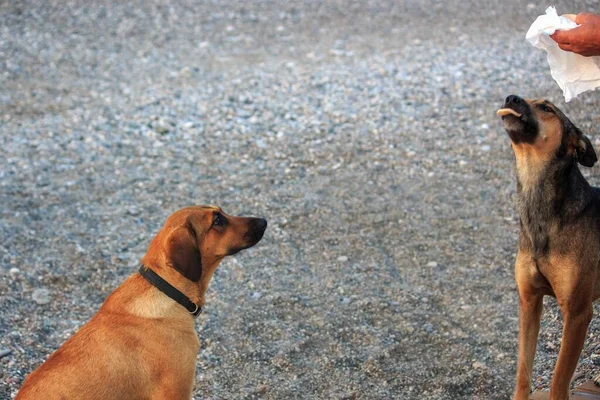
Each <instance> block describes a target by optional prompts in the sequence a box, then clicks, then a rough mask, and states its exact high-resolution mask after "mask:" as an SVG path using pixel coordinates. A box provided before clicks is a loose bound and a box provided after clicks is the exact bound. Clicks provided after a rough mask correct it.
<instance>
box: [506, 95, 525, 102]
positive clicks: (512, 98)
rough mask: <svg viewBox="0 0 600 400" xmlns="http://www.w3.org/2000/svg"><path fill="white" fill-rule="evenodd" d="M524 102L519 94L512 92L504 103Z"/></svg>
mask: <svg viewBox="0 0 600 400" xmlns="http://www.w3.org/2000/svg"><path fill="white" fill-rule="evenodd" d="M522 102H523V99H522V98H520V97H519V96H517V95H515V94H511V95H510V96H508V97H507V98H506V103H504V104H506V105H509V104H519V103H522Z"/></svg>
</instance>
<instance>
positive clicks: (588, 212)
mask: <svg viewBox="0 0 600 400" xmlns="http://www.w3.org/2000/svg"><path fill="white" fill-rule="evenodd" d="M504 108H511V109H513V110H515V111H518V114H519V115H522V116H517V115H514V114H505V116H503V119H504V122H505V127H506V129H507V131H508V133H509V136H510V137H511V141H512V143H511V145H512V148H513V150H514V153H515V158H516V167H517V198H518V201H517V203H518V204H517V205H518V209H519V214H520V218H521V233H520V237H519V247H518V253H517V259H516V263H515V278H516V281H517V287H518V291H519V297H520V322H519V362H518V367H517V383H516V389H515V394H514V399H517V400H526V399H527V400H528V399H529V394H530V384H531V378H532V369H533V359H534V355H535V351H536V345H537V337H538V333H539V328H540V320H541V315H542V307H543V302H542V299H543V296H544V295H549V296H554V297H556V299H557V302H558V305H559V307H560V310H561V313H562V316H563V321H564V322H563V339H562V344H561V347H560V352H559V355H558V361H557V363H556V367H555V370H554V374H553V378H552V382H551V389H550V397H549V398H550V399H552V400H565V399H568V398H569V386H570V381H571V377H572V375H573V373H574V371H575V368H576V366H577V362H578V360H579V355H580V353H581V350H582V348H583V344H584V340H585V336H586V332H587V327H588V324H589V322H590V320H591V318H592V302H593V301H594V300H596V299H597V298H598V297H599V296H600V291H599V290H598V288H599V282H600V281H599V279H600V276H599V270H600V268H599V262H600V224H599V222H598V221H600V196H599V192H598V191H597V190H596V189H595V188H592V187H590V186H589V184H588V183H587V181H586V180H585V179H584V178H583V176H582V175H581V172H580V171H579V168H578V167H577V162H579V163H581V164H584V165H587V166H591V165H593V163H594V162H595V161H596V155H595V152H594V150H593V148H592V146H591V142H590V141H589V139H587V137H585V136H584V135H583V134H582V133H581V131H580V130H579V129H577V128H576V127H575V126H574V125H573V124H572V123H571V121H570V120H569V119H568V118H567V117H566V116H565V115H564V114H563V113H562V112H561V111H560V110H559V109H558V108H557V107H556V106H554V105H553V104H552V103H550V102H548V101H545V100H530V99H527V100H525V99H521V98H519V97H518V96H509V97H508V98H507V100H506V103H505V105H504ZM590 164H591V165H590Z"/></svg>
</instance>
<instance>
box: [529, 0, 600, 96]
mask: <svg viewBox="0 0 600 400" xmlns="http://www.w3.org/2000/svg"><path fill="white" fill-rule="evenodd" d="M577 26H579V25H577V24H576V23H575V22H573V21H571V20H570V19H569V18H567V17H563V16H558V14H557V13H556V8H554V7H548V8H547V9H546V15H540V16H539V17H537V19H536V20H535V21H534V22H533V24H532V25H531V27H530V28H529V30H528V31H527V34H526V35H525V38H526V39H527V41H528V42H529V43H531V44H532V45H533V46H535V47H537V48H538V49H542V50H544V51H546V52H547V53H548V64H549V65H550V73H551V75H552V77H553V78H554V80H555V81H556V83H558V86H560V88H561V89H562V91H563V94H564V96H565V101H566V102H569V101H571V99H574V98H575V97H577V95H578V94H580V93H583V92H585V91H588V90H594V89H596V88H597V87H599V86H600V57H584V56H580V55H579V54H575V53H572V52H570V51H564V50H561V49H560V47H558V44H557V43H556V42H555V41H554V40H552V38H551V37H550V35H552V34H553V33H554V32H555V31H557V30H564V31H566V30H569V29H573V28H576V27H577Z"/></svg>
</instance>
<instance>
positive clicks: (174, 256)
mask: <svg viewBox="0 0 600 400" xmlns="http://www.w3.org/2000/svg"><path fill="white" fill-rule="evenodd" d="M166 249H167V256H168V257H169V260H170V261H171V263H172V264H173V267H175V269H176V270H177V271H179V272H181V274H182V275H183V276H185V277H186V278H188V279H189V280H191V281H194V282H197V281H198V280H200V276H201V275H202V256H201V255H200V250H199V249H198V244H197V238H196V231H195V230H194V227H193V226H191V224H186V226H184V227H182V228H179V229H177V230H176V231H175V232H173V233H172V234H171V236H169V239H168V243H167V246H166Z"/></svg>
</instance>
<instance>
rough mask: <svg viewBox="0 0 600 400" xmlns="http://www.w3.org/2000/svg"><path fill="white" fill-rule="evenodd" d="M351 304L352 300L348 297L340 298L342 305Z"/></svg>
mask: <svg viewBox="0 0 600 400" xmlns="http://www.w3.org/2000/svg"><path fill="white" fill-rule="evenodd" d="M351 302H352V299H351V298H350V297H343V298H342V304H350V303H351Z"/></svg>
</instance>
